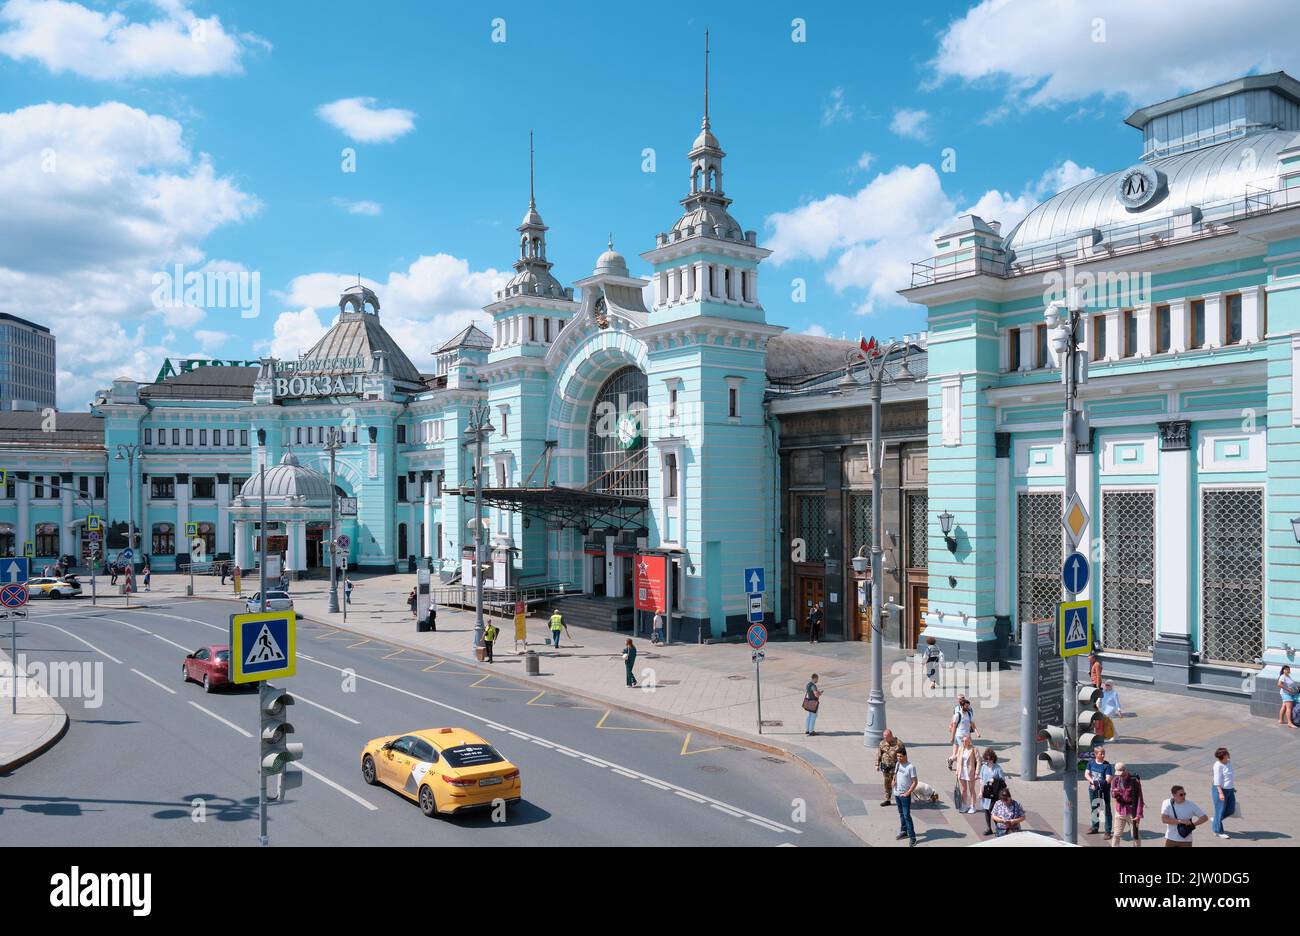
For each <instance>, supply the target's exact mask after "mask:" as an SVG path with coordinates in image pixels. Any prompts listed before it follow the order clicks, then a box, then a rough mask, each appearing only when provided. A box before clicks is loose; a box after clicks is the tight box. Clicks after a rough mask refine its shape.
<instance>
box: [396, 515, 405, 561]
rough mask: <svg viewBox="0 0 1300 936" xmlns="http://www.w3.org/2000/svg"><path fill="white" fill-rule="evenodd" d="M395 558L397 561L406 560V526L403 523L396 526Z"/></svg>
mask: <svg viewBox="0 0 1300 936" xmlns="http://www.w3.org/2000/svg"><path fill="white" fill-rule="evenodd" d="M397 558H398V559H405V558H406V524H405V523H399V524H398V525H397Z"/></svg>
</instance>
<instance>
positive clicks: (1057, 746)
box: [1038, 725, 1070, 770]
mask: <svg viewBox="0 0 1300 936" xmlns="http://www.w3.org/2000/svg"><path fill="white" fill-rule="evenodd" d="M1038 740H1039V741H1046V742H1047V750H1046V751H1043V752H1042V753H1041V754H1039V755H1038V759H1039V760H1040V761H1042V762H1043V763H1045V764H1046V765H1047V767H1048V769H1049V770H1064V769H1065V758H1066V757H1067V755H1068V754H1069V748H1070V739H1069V738H1068V737H1066V735H1065V729H1064V728H1063V727H1061V726H1060V725H1048V726H1047V727H1046V728H1044V729H1043V730H1042V731H1040V732H1039V733H1038Z"/></svg>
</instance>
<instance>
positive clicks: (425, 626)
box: [415, 615, 432, 634]
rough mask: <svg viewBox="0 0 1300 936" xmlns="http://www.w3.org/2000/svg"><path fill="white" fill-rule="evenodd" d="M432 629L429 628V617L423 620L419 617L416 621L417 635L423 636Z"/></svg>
mask: <svg viewBox="0 0 1300 936" xmlns="http://www.w3.org/2000/svg"><path fill="white" fill-rule="evenodd" d="M431 629H432V628H430V627H429V618H428V616H427V615H426V616H424V617H422V618H420V617H418V618H416V619H415V630H416V632H417V633H420V634H423V633H424V632H425V631H428V630H431Z"/></svg>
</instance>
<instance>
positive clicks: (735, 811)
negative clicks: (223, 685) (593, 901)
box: [299, 654, 803, 835]
mask: <svg viewBox="0 0 1300 936" xmlns="http://www.w3.org/2000/svg"><path fill="white" fill-rule="evenodd" d="M299 656H300V657H301V656H302V654H299ZM303 659H307V658H306V657H303ZM311 662H313V663H315V664H317V665H318V666H323V667H325V668H326V669H332V670H334V671H335V672H336V673H343V672H345V671H346V672H351V673H353V674H354V675H355V677H356V678H357V679H361V680H364V681H365V682H368V683H371V684H372V685H376V686H382V687H383V688H385V689H391V690H392V691H393V692H397V693H400V694H401V695H404V696H408V697H409V698H412V699H418V700H420V701H421V702H427V703H429V704H430V705H436V706H438V707H439V708H442V709H446V710H447V711H449V712H455V713H456V714H457V715H463V716H464V717H466V718H472V719H473V720H474V721H476V722H480V723H482V724H485V725H486V724H495V722H494V721H493V720H492V719H489V718H486V717H485V716H482V715H478V714H475V713H474V712H470V711H467V710H466V709H462V708H457V707H456V706H454V705H450V704H448V703H446V702H439V701H438V700H437V699H431V698H429V697H428V696H423V695H420V694H419V693H418V692H412V691H411V690H409V689H403V688H402V687H401V686H394V685H393V684H392V683H386V682H383V681H382V680H379V679H375V678H374V677H373V676H363V675H361V674H360V673H357V672H356V670H355V669H351V668H349V669H347V670H345V669H344V667H341V666H334V665H333V664H331V663H326V662H324V661H322V660H312V661H311ZM504 729H505V730H506V731H508V732H509V733H510V734H512V735H522V736H523V737H525V738H527V739H528V740H529V741H532V742H533V743H534V744H538V745H541V746H542V747H549V748H555V747H557V745H555V744H553V743H552V742H550V741H545V740H543V739H541V738H538V737H536V736H534V735H531V734H529V733H528V732H526V731H520V730H519V729H517V728H511V727H509V726H508V725H507V726H504ZM579 754H580V756H582V757H583V758H584V759H586V758H589V757H590V755H587V754H585V753H583V752H579ZM593 759H594V758H593ZM609 768H610V769H611V770H612V771H614V772H615V773H623V774H624V775H626V776H630V777H632V778H634V779H637V780H641V779H646V780H654V782H656V783H662V782H663V781H660V780H657V779H656V778H654V777H650V776H648V775H647V774H643V773H640V772H638V771H635V770H627V769H621V768H620V767H619V766H618V765H615V764H613V763H612V762H611V763H610V764H609ZM665 785H666V786H667V787H668V789H670V790H672V791H673V792H679V791H680V792H683V793H689V794H690V796H694V797H697V798H699V799H700V800H701V801H703V802H705V803H708V804H709V805H710V806H712V807H713V808H714V809H717V810H718V811H719V812H725V813H727V814H728V815H731V816H734V817H736V818H738V819H739V818H750V819H757V820H759V821H760V822H764V823H769V824H771V825H772V826H774V827H776V828H777V829H779V830H781V831H782V832H789V833H791V834H792V835H803V830H801V829H795V828H791V827H790V826H787V825H783V824H781V823H779V822H775V821H774V820H771V819H765V818H764V817H762V816H760V815H758V814H756V813H751V812H749V811H748V810H744V809H741V808H739V807H735V806H731V805H729V804H726V803H724V802H722V801H721V800H715V799H713V797H710V796H704V795H703V794H700V793H695V792H694V791H688V790H686V789H685V788H683V787H678V786H677V785H676V784H673V783H667V784H665Z"/></svg>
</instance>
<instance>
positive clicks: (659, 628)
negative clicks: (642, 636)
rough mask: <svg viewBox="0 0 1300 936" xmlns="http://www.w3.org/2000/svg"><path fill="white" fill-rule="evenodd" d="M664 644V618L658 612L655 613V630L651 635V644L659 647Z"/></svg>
mask: <svg viewBox="0 0 1300 936" xmlns="http://www.w3.org/2000/svg"><path fill="white" fill-rule="evenodd" d="M663 642H664V616H663V615H662V614H660V613H659V612H658V611H656V612H655V618H654V625H653V630H652V632H651V635H650V643H651V644H653V645H654V646H656V647H657V646H659V645H660V644H661V643H663Z"/></svg>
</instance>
